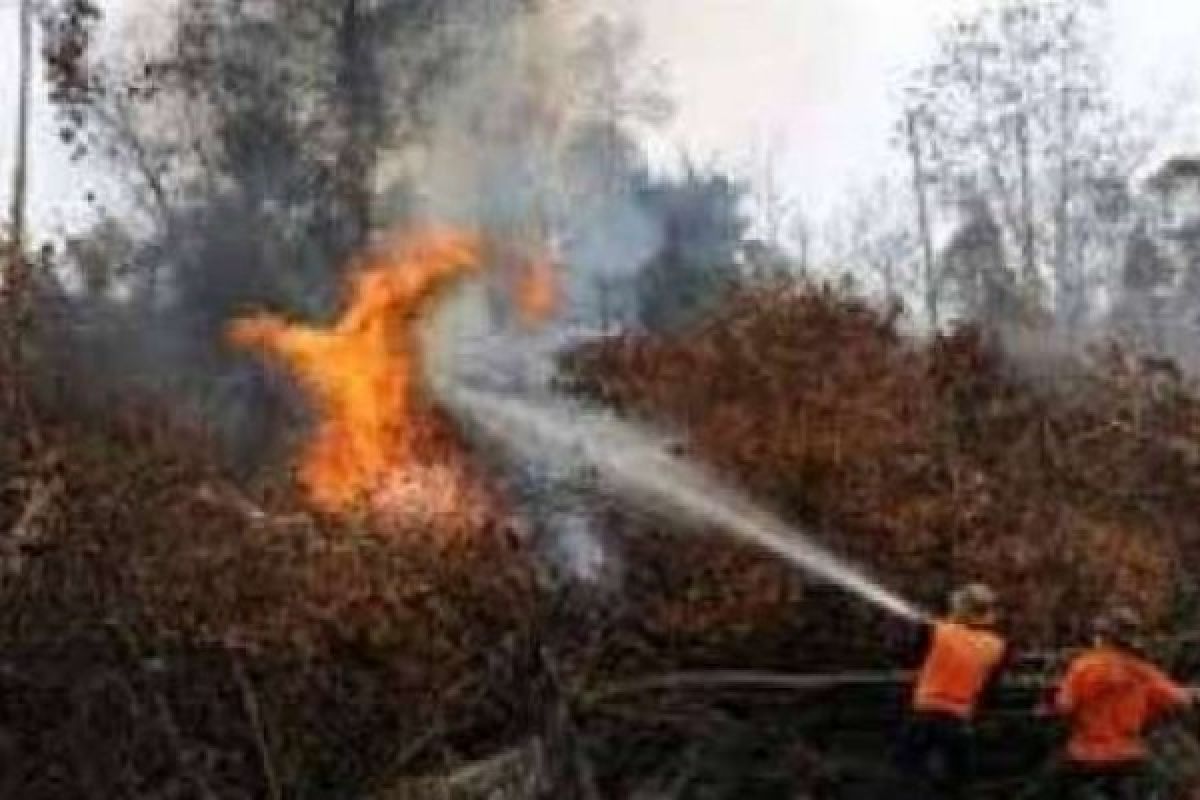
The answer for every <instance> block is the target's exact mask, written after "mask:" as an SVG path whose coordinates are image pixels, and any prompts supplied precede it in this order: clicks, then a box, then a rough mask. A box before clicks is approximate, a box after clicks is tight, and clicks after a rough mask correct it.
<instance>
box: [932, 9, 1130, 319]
mask: <svg viewBox="0 0 1200 800" xmlns="http://www.w3.org/2000/svg"><path fill="white" fill-rule="evenodd" d="M1104 10H1105V9H1104V3H1103V2H1097V1H1096V0H1064V1H1063V2H1051V1H1050V0H1014V1H1013V2H1009V3H1006V4H1003V5H1001V6H999V7H996V8H988V9H985V10H983V11H980V12H977V13H973V14H971V15H968V16H964V17H961V18H960V19H959V20H957V21H956V22H955V23H953V24H952V25H951V26H949V27H948V28H947V29H946V30H945V31H944V32H943V34H942V37H941V40H940V43H939V49H938V55H937V56H936V58H935V59H934V60H933V61H932V63H931V64H930V65H929V66H928V67H927V68H925V69H923V70H921V71H920V72H919V73H918V75H917V76H916V79H915V81H914V82H913V84H912V85H911V86H910V87H909V89H910V101H911V105H910V111H909V121H910V122H911V119H912V114H913V113H914V112H913V110H912V109H915V110H916V111H917V112H918V113H919V114H920V115H921V116H920V118H921V120H922V121H924V122H925V123H926V124H925V125H924V126H923V128H922V135H923V136H924V137H925V139H926V145H927V146H926V152H927V153H928V164H927V167H928V169H929V172H930V176H929V179H930V181H931V183H932V184H933V185H935V186H936V187H937V188H938V190H939V196H938V199H939V201H940V202H941V203H942V204H944V205H946V206H948V207H950V208H961V207H963V204H964V203H965V204H972V203H974V202H976V199H978V200H979V201H981V202H983V203H985V204H986V206H987V207H988V208H990V209H992V210H993V211H994V212H995V220H996V223H997V224H998V225H999V229H1000V232H1001V234H1002V238H1003V245H1004V247H1003V250H1004V252H1007V253H1012V254H1014V255H1015V256H1016V258H1015V261H1016V263H1002V264H998V265H997V268H998V269H1004V270H1011V271H1012V272H1013V273H1014V275H1015V276H1016V281H1017V282H1018V283H1019V284H1020V286H1021V295H1022V296H1023V297H1024V298H1025V300H1024V302H1026V303H1028V304H1032V305H1052V306H1053V307H1054V309H1055V312H1056V314H1057V317H1058V319H1059V320H1060V321H1061V322H1062V323H1063V324H1064V325H1065V326H1067V327H1074V326H1076V325H1078V324H1079V323H1080V322H1081V321H1082V320H1083V318H1084V317H1086V315H1087V314H1088V309H1089V296H1088V285H1087V281H1086V278H1085V273H1086V271H1087V268H1088V265H1086V264H1084V263H1082V258H1083V253H1084V247H1083V244H1082V242H1083V241H1084V239H1085V238H1086V237H1087V235H1088V231H1087V230H1086V228H1087V225H1088V224H1089V220H1088V208H1089V207H1090V201H1089V198H1088V197H1087V194H1088V193H1089V192H1090V191H1091V190H1092V188H1093V187H1095V186H1099V185H1101V184H1102V183H1105V182H1107V181H1109V180H1110V175H1108V174H1103V173H1110V172H1111V169H1112V168H1111V163H1112V160H1113V158H1116V157H1119V153H1120V152H1121V149H1122V148H1121V147H1120V146H1119V145H1117V144H1116V143H1114V138H1113V132H1114V130H1115V126H1114V121H1115V113H1114V111H1113V108H1112V104H1111V103H1110V101H1109V91H1108V87H1107V83H1106V80H1105V75H1104V73H1103V70H1102V69H1101V67H1100V62H1101V61H1102V59H1101V57H1100V55H1099V31H1100V30H1101V28H1102V27H1103V21H1104V16H1103V13H1104ZM910 138H911V137H910ZM1048 278H1049V279H1050V283H1049V286H1050V288H1052V290H1053V293H1052V296H1050V295H1047V293H1046V286H1045V282H1046V279H1048ZM1001 282H1002V283H1011V281H1009V279H1008V278H1004V279H1003V280H1002V281H1001ZM1047 301H1050V302H1047Z"/></svg>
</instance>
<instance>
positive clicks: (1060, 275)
mask: <svg viewBox="0 0 1200 800" xmlns="http://www.w3.org/2000/svg"><path fill="white" fill-rule="evenodd" d="M1069 68H1070V60H1069V58H1068V56H1067V54H1066V52H1064V53H1063V60H1062V74H1063V80H1064V86H1063V87H1062V89H1061V90H1060V94H1059V107H1058V125H1059V137H1060V138H1059V145H1058V146H1059V154H1058V156H1059V176H1058V179H1059V185H1058V198H1057V207H1056V208H1055V212H1054V275H1055V287H1054V289H1055V291H1054V294H1055V305H1056V306H1057V308H1058V318H1059V322H1060V323H1063V324H1065V325H1066V327H1067V329H1068V330H1074V329H1075V326H1076V325H1077V324H1078V322H1079V317H1080V315H1081V314H1082V312H1083V311H1084V309H1083V298H1082V296H1081V294H1082V286H1081V285H1080V281H1079V276H1078V275H1076V274H1075V268H1076V264H1075V263H1074V261H1073V259H1072V258H1071V230H1070V222H1071V208H1070V206H1071V149H1072V147H1073V146H1074V137H1073V136H1072V130H1071V95H1070V89H1069V87H1068V86H1067V85H1065V83H1066V76H1067V75H1068V74H1069Z"/></svg>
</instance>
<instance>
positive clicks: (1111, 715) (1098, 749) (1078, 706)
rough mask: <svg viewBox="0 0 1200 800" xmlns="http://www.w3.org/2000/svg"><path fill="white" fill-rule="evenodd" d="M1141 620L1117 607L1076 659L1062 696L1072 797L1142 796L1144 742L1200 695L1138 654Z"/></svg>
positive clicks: (1117, 799) (1058, 699)
mask: <svg viewBox="0 0 1200 800" xmlns="http://www.w3.org/2000/svg"><path fill="white" fill-rule="evenodd" d="M1140 629H1141V620H1140V619H1139V618H1138V616H1137V615H1136V614H1135V613H1134V612H1133V611H1131V610H1130V609H1128V608H1117V609H1115V610H1113V611H1112V612H1110V613H1109V614H1107V615H1105V616H1104V617H1102V618H1101V619H1100V620H1098V621H1097V623H1096V628H1095V633H1094V642H1093V645H1092V647H1091V648H1090V649H1088V650H1087V651H1085V652H1083V653H1081V654H1080V655H1078V656H1076V657H1075V659H1074V660H1073V661H1072V662H1071V664H1070V665H1069V666H1068V668H1067V673H1066V676H1065V677H1064V678H1063V681H1062V684H1061V685H1060V686H1059V689H1058V693H1057V694H1056V696H1055V700H1054V705H1055V710H1056V711H1057V712H1058V713H1059V714H1061V715H1062V716H1063V717H1064V718H1065V719H1066V721H1067V724H1068V727H1069V729H1070V738H1069V739H1068V742H1067V750H1066V757H1065V761H1066V763H1065V770H1064V771H1065V775H1066V783H1067V785H1068V790H1067V796H1070V797H1091V796H1095V795H1096V794H1097V793H1099V795H1100V796H1101V797H1105V798H1111V799H1112V800H1126V798H1129V799H1130V800H1133V799H1134V798H1140V797H1142V791H1143V787H1142V784H1143V783H1144V781H1145V774H1144V773H1145V766H1146V763H1147V759H1148V753H1147V751H1146V745H1145V742H1144V741H1143V740H1142V735H1143V733H1144V731H1145V730H1146V728H1147V727H1149V726H1150V725H1151V724H1152V723H1154V722H1156V721H1158V720H1160V719H1161V718H1162V717H1164V716H1165V715H1167V714H1169V713H1170V712H1172V711H1177V710H1182V709H1184V708H1187V707H1188V706H1190V705H1193V704H1194V703H1195V702H1196V699H1197V695H1196V693H1195V692H1194V691H1193V690H1189V689H1186V688H1184V687H1182V686H1180V685H1178V684H1176V683H1175V682H1174V681H1172V680H1171V679H1170V678H1169V677H1167V675H1166V674H1164V673H1163V672H1162V671H1161V670H1159V669H1158V668H1157V667H1155V666H1154V665H1153V664H1150V663H1149V662H1147V661H1146V660H1144V659H1143V658H1142V657H1141V656H1140V655H1139V654H1138V652H1137V645H1136V642H1137V639H1138V634H1139V632H1140Z"/></svg>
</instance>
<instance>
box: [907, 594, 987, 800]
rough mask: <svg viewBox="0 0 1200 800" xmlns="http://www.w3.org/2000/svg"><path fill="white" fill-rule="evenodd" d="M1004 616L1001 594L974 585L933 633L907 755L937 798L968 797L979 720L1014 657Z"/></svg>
mask: <svg viewBox="0 0 1200 800" xmlns="http://www.w3.org/2000/svg"><path fill="white" fill-rule="evenodd" d="M997 617H998V613H997V603H996V595H995V593H994V592H993V591H992V590H991V589H989V588H988V587H987V586H984V585H982V584H969V585H967V586H964V587H962V588H960V589H958V590H957V591H955V592H954V593H953V594H952V595H951V597H950V613H949V615H948V617H947V618H945V619H942V620H938V621H936V622H933V623H932V624H931V625H929V626H928V627H927V628H926V631H925V635H926V640H927V644H926V648H925V649H926V656H925V661H924V664H923V665H922V666H921V669H920V672H919V673H918V674H917V680H916V686H915V687H914V691H913V696H912V706H911V714H910V719H909V724H908V730H907V731H906V732H905V736H904V743H903V749H902V752H901V756H902V759H903V765H904V766H905V767H906V771H908V772H909V774H910V775H911V777H912V778H913V779H915V781H917V782H918V783H919V784H921V786H920V788H921V789H923V790H924V791H928V792H933V793H935V794H936V795H937V796H941V797H948V798H954V797H961V796H962V794H963V792H964V791H965V787H966V785H967V784H968V783H969V782H970V780H971V777H972V773H973V769H974V752H973V750H974V735H973V732H972V720H973V719H974V717H975V712H976V709H977V708H978V706H979V702H980V699H981V697H982V696H983V695H984V694H985V692H986V691H987V690H988V688H989V687H990V685H991V684H992V683H993V682H994V680H995V678H996V676H997V675H998V674H999V673H1000V671H1001V669H1000V668H1001V664H1002V662H1003V660H1004V658H1005V654H1006V651H1007V646H1006V644H1005V641H1004V639H1003V638H1001V637H1000V636H999V635H998V634H997V633H996V632H995V626H996V622H997ZM920 796H922V797H925V796H928V795H925V794H922V795H920Z"/></svg>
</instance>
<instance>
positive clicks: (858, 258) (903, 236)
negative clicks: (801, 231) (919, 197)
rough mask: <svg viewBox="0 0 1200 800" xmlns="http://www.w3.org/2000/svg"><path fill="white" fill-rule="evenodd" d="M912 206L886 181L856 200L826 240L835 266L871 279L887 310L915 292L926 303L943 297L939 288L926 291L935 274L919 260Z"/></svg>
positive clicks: (836, 220) (854, 197)
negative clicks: (910, 210)
mask: <svg viewBox="0 0 1200 800" xmlns="http://www.w3.org/2000/svg"><path fill="white" fill-rule="evenodd" d="M909 200H910V198H909V197H907V195H906V192H904V191H903V190H902V189H901V188H900V187H899V186H898V185H896V184H895V183H894V182H893V181H892V180H890V179H888V178H886V177H881V178H879V179H877V180H876V181H875V182H873V183H872V184H870V185H869V186H868V187H866V188H865V189H861V190H859V191H857V192H856V193H854V194H853V195H852V197H851V199H850V201H849V202H848V203H847V205H846V206H845V208H844V209H842V210H841V211H840V213H838V214H837V215H836V216H835V217H834V224H833V226H832V228H831V230H830V231H829V232H828V237H827V238H828V242H829V244H830V249H831V255H832V257H833V258H834V259H835V260H836V262H837V263H836V265H835V266H836V267H837V268H838V269H839V270H841V271H843V272H850V273H854V274H858V275H863V276H867V277H869V279H870V280H871V282H873V283H875V284H876V285H877V286H878V287H879V289H880V291H881V293H882V295H883V298H884V302H885V303H886V304H887V305H888V306H902V305H903V303H904V299H905V298H906V297H908V296H910V295H912V294H913V293H914V292H917V293H919V294H920V295H921V296H923V297H924V298H926V301H927V302H928V298H929V297H930V296H933V297H935V298H936V297H937V296H938V295H940V292H941V289H940V287H939V286H936V285H935V286H933V287H930V286H928V285H927V281H929V280H930V279H931V277H930V276H931V274H932V270H930V269H929V268H928V267H927V266H926V265H924V264H923V263H921V261H920V259H919V256H918V253H919V251H920V244H919V242H918V237H917V236H915V235H914V234H913V231H912V225H911V223H910V221H909V219H908V217H907V215H906V210H907V208H908V206H909ZM933 280H936V278H933ZM935 302H936V301H935ZM926 313H928V308H927V309H926ZM934 313H936V305H935V306H934Z"/></svg>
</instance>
